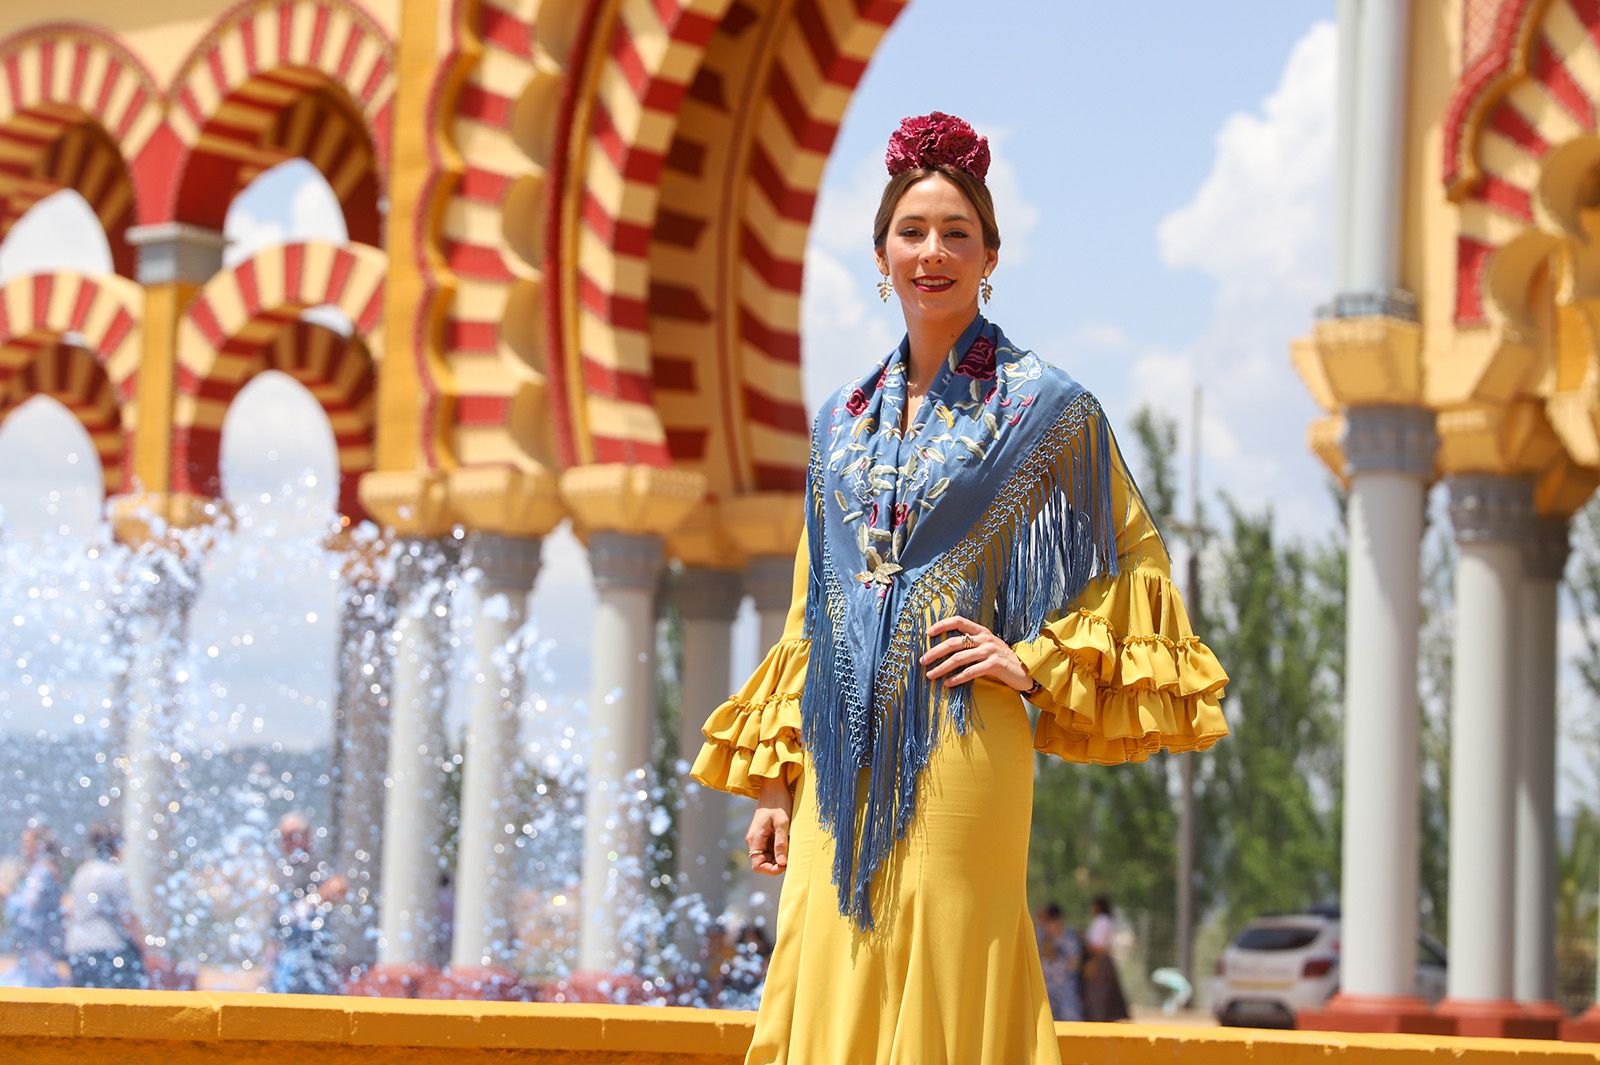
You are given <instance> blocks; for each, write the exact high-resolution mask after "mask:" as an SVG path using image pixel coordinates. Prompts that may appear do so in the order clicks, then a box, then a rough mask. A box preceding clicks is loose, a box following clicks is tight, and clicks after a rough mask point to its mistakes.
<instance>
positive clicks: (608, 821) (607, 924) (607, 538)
mask: <svg viewBox="0 0 1600 1065" xmlns="http://www.w3.org/2000/svg"><path fill="white" fill-rule="evenodd" d="M662 561H663V549H662V544H661V540H660V538H659V537H656V536H649V535H642V534H638V533H623V532H608V531H596V532H593V533H591V534H590V535H589V564H590V568H591V570H592V571H593V574H594V584H595V607H594V639H593V641H592V644H591V651H592V654H591V660H592V662H593V667H592V668H593V676H592V677H591V678H590V684H589V693H590V694H589V727H590V734H591V738H592V745H591V747H590V757H589V779H588V787H587V791H586V793H585V795H584V819H585V825H584V838H583V929H582V935H581V940H580V945H579V950H578V969H579V970H580V971H583V972H591V973H596V972H607V971H613V970H615V969H616V967H617V965H618V963H619V962H621V961H622V960H624V959H623V950H624V949H625V946H626V945H625V943H624V942H623V939H622V935H621V930H622V922H623V920H624V918H625V917H626V916H627V915H629V914H630V913H632V912H633V910H634V908H635V905H636V903H637V901H638V899H639V893H640V891H641V890H642V886H643V879H644V872H645V869H644V862H645V830H646V825H645V817H644V812H645V811H644V805H645V804H644V803H643V802H641V800H639V798H638V797H637V794H636V793H637V792H638V791H639V790H640V789H641V788H642V787H643V786H644V784H645V775H646V772H647V770H648V766H649V763H650V748H651V741H652V739H653V733H654V727H655V716H656V690H655V680H656V678H655V595H656V583H657V581H658V579H659V578H660V575H661V566H662Z"/></svg>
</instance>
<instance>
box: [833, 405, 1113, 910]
mask: <svg viewBox="0 0 1600 1065" xmlns="http://www.w3.org/2000/svg"><path fill="white" fill-rule="evenodd" d="M1113 447H1115V444H1114V442H1113V440H1112V434H1111V431H1110V427H1109V425H1108V424H1107V422H1106V418H1105V413H1104V411H1103V410H1102V409H1101V407H1100V404H1099V401H1098V400H1096V399H1095V397H1094V396H1093V395H1092V394H1091V393H1089V392H1082V393H1080V394H1079V395H1078V396H1077V397H1075V398H1074V399H1073V400H1072V401H1071V402H1069V403H1068V404H1067V406H1066V407H1065V409H1064V410H1063V411H1062V412H1061V414H1060V415H1059V416H1058V418H1057V420H1056V423H1055V425H1053V426H1052V427H1051V428H1050V429H1049V430H1048V431H1047V432H1046V434H1045V435H1044V437H1043V438H1042V439H1041V440H1040V442H1039V444H1038V446H1037V447H1036V448H1034V449H1033V450H1032V451H1031V452H1030V454H1029V455H1028V457H1027V458H1025V459H1024V460H1023V461H1022V463H1021V464H1020V465H1019V466H1018V467H1017V468H1016V469H1015V470H1014V471H1013V472H1012V473H1011V474H1010V475H1009V476H1008V477H1007V478H1006V480H1005V482H1004V484H1002V485H1001V487H1000V489H999V491H998V492H997V493H996V494H995V496H994V498H993V500H992V502H991V503H990V504H989V505H988V507H987V508H986V509H985V510H984V512H983V513H982V515H981V516H980V517H979V518H978V519H977V520H976V521H975V522H974V523H973V525H972V527H971V528H970V530H969V531H968V532H967V533H966V534H965V535H964V536H963V537H962V538H961V539H960V540H959V541H957V542H956V544H955V545H954V546H953V547H951V548H950V549H949V550H948V551H947V552H945V554H944V555H943V557H941V558H940V559H939V560H938V561H936V562H935V563H933V564H932V565H931V566H929V567H928V568H927V569H926V570H925V571H924V572H923V573H922V574H921V575H920V576H919V577H918V578H917V580H916V581H915V582H914V583H913V584H912V586H911V588H910V589H909V590H908V592H907V594H906V597H905V601H904V603H903V604H902V605H901V608H900V611H899V613H898V614H897V616H896V618H895V625H894V629H893V633H892V636H891V638H890V642H889V644H888V646H887V648H886V649H885V653H884V655H883V659H882V661H881V663H880V664H879V666H878V670H877V673H876V676H874V677H870V678H867V680H868V681H869V683H870V695H871V698H870V700H869V699H868V698H867V695H868V692H867V690H865V689H864V687H863V684H862V678H859V677H857V676H856V673H855V662H854V658H853V656H852V655H851V654H850V649H849V648H848V647H846V646H842V645H841V643H840V641H838V640H837V639H836V634H837V633H838V632H839V631H840V630H841V629H842V627H843V619H844V613H845V600H844V589H843V586H842V584H841V581H840V578H839V574H838V571H837V570H836V568H835V566H834V564H833V561H832V559H831V558H830V557H829V554H830V553H829V552H828V551H827V550H826V543H825V539H826V538H825V536H824V534H823V530H822V512H823V506H824V501H823V499H822V495H821V492H822V489H821V485H822V483H823V480H822V476H821V473H822V457H821V449H814V450H813V454H812V458H811V471H810V483H811V486H812V500H811V505H810V506H809V507H807V513H806V521H807V532H808V534H809V539H810V551H811V584H810V588H809V594H808V595H807V597H806V629H807V634H808V635H809V636H810V637H811V640H812V647H813V649H814V651H820V650H822V649H827V650H826V651H823V653H813V654H812V656H811V660H810V663H809V665H808V667H807V674H806V682H805V687H804V689H803V694H802V707H803V710H804V713H803V715H802V716H803V732H802V738H803V742H804V744H805V747H806V750H807V752H808V753H809V755H810V757H811V759H812V763H813V767H814V775H815V779H816V787H817V808H818V814H819V817H820V820H821V822H822V826H823V827H824V828H825V829H826V830H827V831H828V832H829V833H830V834H831V835H832V837H833V840H834V862H833V883H834V886H835V887H836V888H837V889H838V893H839V912H840V913H841V914H842V915H845V916H848V917H850V918H851V919H852V920H853V921H855V923H856V925H857V927H858V928H860V929H861V930H862V931H871V930H872V928H873V917H872V906H871V886H872V878H873V874H874V873H876V872H877V870H878V868H879V867H880V866H881V865H882V864H883V862H884V860H885V859H887V858H888V856H889V853H890V851H891V850H892V849H893V847H894V845H895V844H896V843H897V842H899V841H900V840H901V839H903V838H904V837H905V834H906V831H907V829H909V828H910V825H911V821H912V818H913V814H914V813H915V810H916V796H917V787H918V783H919V780H920V777H921V774H922V771H923V770H924V769H926V768H927V765H928V762H929V760H930V758H931V756H932V754H933V750H934V748H935V746H936V745H937V743H938V740H939V735H940V732H941V729H942V727H943V724H944V719H945V717H946V716H948V717H949V718H950V719H951V722H952V724H953V725H954V727H955V729H956V731H957V732H958V734H965V732H966V730H967V728H968V726H969V724H970V715H971V705H972V685H971V684H970V683H968V684H962V685H958V686H957V687H955V688H946V687H945V686H944V683H943V681H942V680H934V681H930V680H928V678H927V675H926V673H925V672H924V671H923V668H922V666H921V665H920V663H919V662H918V659H919V658H920V657H921V655H922V653H923V651H924V650H925V649H926V647H927V646H928V628H929V627H930V626H931V625H932V624H933V623H934V622H936V621H939V620H941V619H942V618H944V617H948V616H949V615H950V614H951V613H958V614H961V615H962V616H964V617H967V618H969V619H971V620H973V621H976V622H978V623H979V624H981V625H984V626H985V627H987V628H989V629H990V630H991V631H992V632H994V633H995V635H997V636H999V637H1000V638H1001V639H1003V640H1005V641H1006V642H1007V643H1008V644H1014V643H1018V642H1021V641H1023V640H1029V639H1032V638H1034V637H1036V636H1037V635H1038V633H1039V630H1040V628H1041V627H1042V626H1043V625H1044V623H1045V622H1046V621H1047V620H1048V619H1049V618H1050V616H1051V615H1054V614H1059V613H1061V612H1063V611H1065V610H1067V609H1068V608H1069V607H1070V606H1071V605H1072V604H1073V602H1074V601H1076V600H1077V598H1078V597H1079V596H1080V595H1081V594H1082V593H1083V590H1084V588H1086V587H1087V586H1088V584H1089V582H1090V581H1092V580H1095V579H1097V578H1099V577H1102V576H1114V575H1115V574H1116V573H1117V548H1116V541H1117V532H1118V530H1119V529H1120V528H1121V518H1122V517H1123V516H1122V515H1116V514H1114V513H1113V503H1112V494H1113V491H1112V476H1113V463H1112V454H1111V452H1112V448H1113ZM986 591H987V595H986V594H985V592H986ZM852 726H857V727H852ZM862 738H864V739H862ZM862 770H868V771H869V777H868V780H867V785H866V804H865V807H864V808H859V803H858V789H859V786H860V773H861V771H862Z"/></svg>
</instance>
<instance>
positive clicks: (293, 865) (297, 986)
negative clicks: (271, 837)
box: [267, 811, 345, 995]
mask: <svg viewBox="0 0 1600 1065" xmlns="http://www.w3.org/2000/svg"><path fill="white" fill-rule="evenodd" d="M311 835H312V833H311V823H310V822H309V821H308V820H307V819H306V816H305V815H304V814H302V813H300V812H299V811H295V812H293V813H287V814H284V815H283V818H282V820H280V821H279V822H278V842H279V845H280V847H281V848H282V852H281V855H280V856H279V858H278V863H277V865H278V912H277V916H276V918H275V920H274V923H273V935H274V945H273V950H272V977H271V979H270V980H269V981H268V984H267V986H268V989H269V990H271V991H274V992H276V993H278V994H288V995H332V994H337V993H338V991H339V990H340V987H341V985H342V981H341V980H340V978H339V970H338V967H337V966H336V965H335V964H334V961H333V952H334V941H333V936H332V934H331V932H330V929H329V927H328V925H329V921H330V920H331V918H332V914H333V908H334V907H335V906H337V905H338V904H339V902H340V900H342V899H343V898H344V895H345V880H344V877H342V876H338V875H334V874H332V873H330V872H329V870H328V867H327V865H326V864H324V863H323V862H320V861H317V860H316V859H315V858H313V857H312V854H311Z"/></svg>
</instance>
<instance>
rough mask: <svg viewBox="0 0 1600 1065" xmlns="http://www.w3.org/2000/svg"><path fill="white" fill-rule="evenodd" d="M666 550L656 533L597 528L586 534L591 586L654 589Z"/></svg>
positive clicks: (599, 587)
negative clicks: (648, 533)
mask: <svg viewBox="0 0 1600 1065" xmlns="http://www.w3.org/2000/svg"><path fill="white" fill-rule="evenodd" d="M665 560H666V551H665V549H664V548H663V546H662V543H661V538H660V537H659V536H650V535H647V534H642V533H627V532H610V531H605V530H602V531H599V532H593V533H590V534H589V568H590V571H591V572H592V573H593V574H594V586H595V587H596V588H597V589H600V590H602V591H605V590H608V589H614V588H615V589H631V590H635V591H654V590H655V587H656V582H657V581H658V580H659V579H660V577H661V566H662V564H663V562H665Z"/></svg>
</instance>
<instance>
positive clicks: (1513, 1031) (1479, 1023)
mask: <svg viewBox="0 0 1600 1065" xmlns="http://www.w3.org/2000/svg"><path fill="white" fill-rule="evenodd" d="M1434 1012H1435V1013H1436V1014H1437V1015H1438V1016H1439V1017H1441V1018H1443V1019H1446V1020H1449V1021H1450V1022H1452V1023H1453V1024H1454V1026H1455V1027H1454V1028H1453V1029H1452V1030H1451V1032H1450V1034H1451V1035H1464V1036H1472V1037H1475V1038H1480V1039H1559V1038H1560V1037H1561V1022H1560V1021H1558V1020H1556V1019H1554V1018H1539V1017H1531V1016H1529V1015H1528V1012H1527V1010H1525V1009H1524V1008H1523V1006H1522V1005H1520V1004H1519V1003H1516V1002H1513V1001H1512V1000H1510V999H1508V998H1501V999H1470V998H1468V999H1463V998H1453V999H1452V998H1447V999H1445V1000H1444V1001H1443V1002H1441V1003H1439V1008H1438V1009H1437V1010H1435V1011H1434Z"/></svg>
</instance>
